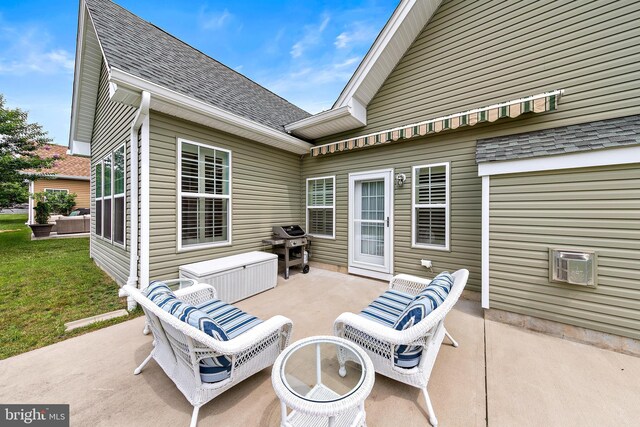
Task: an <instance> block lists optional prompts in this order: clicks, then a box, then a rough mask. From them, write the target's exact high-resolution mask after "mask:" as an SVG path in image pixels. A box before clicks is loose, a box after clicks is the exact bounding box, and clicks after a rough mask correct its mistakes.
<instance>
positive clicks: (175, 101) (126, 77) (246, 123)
mask: <svg viewBox="0 0 640 427" xmlns="http://www.w3.org/2000/svg"><path fill="white" fill-rule="evenodd" d="M109 82H110V83H114V84H116V85H117V86H118V87H120V86H122V87H123V88H128V89H133V90H139V91H147V92H149V93H150V94H151V108H152V109H154V108H153V107H154V103H159V104H162V103H165V104H172V105H174V106H176V107H179V108H181V109H185V110H188V111H190V112H192V113H196V114H200V115H203V116H205V117H208V118H212V119H215V120H216V121H218V122H221V123H224V124H227V125H229V126H233V127H237V128H240V129H243V130H245V131H249V132H251V134H252V135H253V137H252V139H254V140H256V141H258V142H261V143H263V144H266V145H271V146H274V147H278V148H281V149H283V150H287V151H290V152H293V153H296V154H308V153H309V149H310V148H311V147H312V145H311V144H309V143H308V142H305V141H302V140H300V139H298V138H296V137H294V136H291V135H287V134H285V133H283V132H279V131H277V130H275V129H273V128H270V127H269V126H266V125H263V124H260V123H257V122H254V121H251V120H248V119H246V118H244V117H241V116H238V115H236V114H233V113H230V112H228V111H226V110H223V109H221V108H218V107H215V106H213V105H211V104H208V103H206V102H203V101H200V100H197V99H194V98H191V97H189V96H186V95H183V94H181V93H178V92H176V91H173V90H171V89H167V88H165V87H162V86H160V85H158V84H155V83H152V82H150V81H148V80H145V79H142V78H140V77H137V76H134V75H131V74H129V73H126V72H124V71H122V70H119V69H117V68H111V69H110V72H109ZM222 130H225V131H227V132H230V133H234V132H233V131H229V130H227V129H222Z"/></svg>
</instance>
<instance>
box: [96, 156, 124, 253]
mask: <svg viewBox="0 0 640 427" xmlns="http://www.w3.org/2000/svg"><path fill="white" fill-rule="evenodd" d="M121 148H124V150H123V151H124V158H123V160H124V177H123V179H124V188H123V192H122V194H118V195H116V194H115V190H116V186H115V183H116V175H115V173H113V169H114V168H113V166H114V165H115V152H116V151H118V150H120V149H121ZM102 170H103V173H104V167H103V168H102ZM116 198H123V199H124V209H123V210H122V214H123V215H124V218H123V232H124V234H123V236H122V243H118V242H116V241H115V240H113V234H114V230H115V227H114V225H115V221H114V218H115V217H114V213H115V209H116V208H115V206H116V204H115V199H116ZM103 226H104V222H103ZM111 243H112V244H113V245H115V246H118V247H120V248H122V249H125V248H126V246H127V145H126V144H120V145H119V146H117V147H116V148H115V149H114V150H113V151H112V152H111Z"/></svg>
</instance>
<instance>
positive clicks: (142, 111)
mask: <svg viewBox="0 0 640 427" xmlns="http://www.w3.org/2000/svg"><path fill="white" fill-rule="evenodd" d="M150 103H151V95H149V92H146V91H143V92H142V100H141V101H140V107H139V108H138V112H137V113H136V115H135V117H134V118H133V122H131V133H130V144H129V145H130V147H131V171H130V176H131V196H130V199H131V200H130V203H129V218H130V219H129V220H130V224H131V231H130V232H131V243H130V244H129V255H130V259H129V278H128V279H127V285H130V286H134V287H138V198H139V191H138V182H139V176H138V163H139V162H138V130H139V129H140V127H142V126H143V124H144V123H145V122H146V123H147V125H148V123H149V121H148V120H149V104H150ZM135 307H136V303H135V301H134V299H133V298H131V297H128V298H127V308H128V309H129V310H133V309H134V308H135Z"/></svg>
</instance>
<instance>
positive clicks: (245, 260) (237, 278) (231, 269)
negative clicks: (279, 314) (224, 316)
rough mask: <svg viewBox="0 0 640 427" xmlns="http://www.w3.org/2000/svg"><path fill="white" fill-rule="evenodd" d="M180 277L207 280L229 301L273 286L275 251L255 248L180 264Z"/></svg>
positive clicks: (276, 259) (222, 298) (275, 272)
mask: <svg viewBox="0 0 640 427" xmlns="http://www.w3.org/2000/svg"><path fill="white" fill-rule="evenodd" d="M180 278H181V279H194V280H196V281H197V282H200V283H207V284H209V285H211V286H213V287H214V288H216V290H217V291H218V298H219V299H220V300H222V301H224V302H228V303H233V302H236V301H239V300H241V299H245V298H248V297H250V296H251V295H255V294H257V293H260V292H263V291H266V290H267V289H271V288H275V287H276V283H277V281H278V255H276V254H270V253H267V252H257V251H256V252H247V253H244V254H239V255H232V256H228V257H223V258H217V259H212V260H209V261H202V262H196V263H193V264H186V265H181V266H180Z"/></svg>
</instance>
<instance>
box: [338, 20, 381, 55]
mask: <svg viewBox="0 0 640 427" xmlns="http://www.w3.org/2000/svg"><path fill="white" fill-rule="evenodd" d="M350 27H351V28H353V30H351V31H343V32H342V33H340V34H338V36H337V37H336V40H335V41H334V42H333V44H334V45H335V46H336V48H338V49H347V48H352V47H353V46H354V45H356V46H359V45H362V44H366V45H370V44H371V41H372V40H373V39H374V38H375V36H376V34H377V32H376V29H374V28H373V26H372V25H371V24H369V23H365V22H355V23H353V24H351V25H350Z"/></svg>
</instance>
